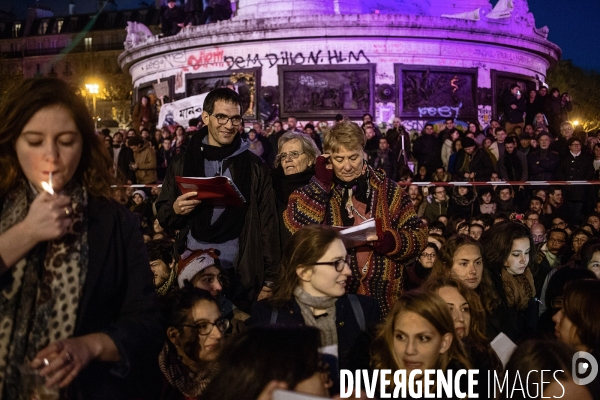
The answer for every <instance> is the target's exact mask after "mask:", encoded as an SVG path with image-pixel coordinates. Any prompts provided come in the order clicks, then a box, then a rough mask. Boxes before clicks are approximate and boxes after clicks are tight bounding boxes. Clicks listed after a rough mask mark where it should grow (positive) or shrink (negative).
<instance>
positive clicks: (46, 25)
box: [38, 21, 48, 35]
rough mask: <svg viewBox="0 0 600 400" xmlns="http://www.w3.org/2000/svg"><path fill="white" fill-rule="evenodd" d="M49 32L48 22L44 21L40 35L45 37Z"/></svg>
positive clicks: (39, 31) (39, 30)
mask: <svg viewBox="0 0 600 400" xmlns="http://www.w3.org/2000/svg"><path fill="white" fill-rule="evenodd" d="M46 30H48V21H42V23H41V24H40V27H39V28H38V35H43V34H45V33H46Z"/></svg>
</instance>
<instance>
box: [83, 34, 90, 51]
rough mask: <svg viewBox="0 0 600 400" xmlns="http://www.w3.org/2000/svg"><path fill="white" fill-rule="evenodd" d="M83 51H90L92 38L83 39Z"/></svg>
mask: <svg viewBox="0 0 600 400" xmlns="http://www.w3.org/2000/svg"><path fill="white" fill-rule="evenodd" d="M84 44H85V51H92V38H91V37H86V38H85V39H84Z"/></svg>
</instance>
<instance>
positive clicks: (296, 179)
mask: <svg viewBox="0 0 600 400" xmlns="http://www.w3.org/2000/svg"><path fill="white" fill-rule="evenodd" d="M314 174H315V167H314V166H310V167H308V168H307V169H306V170H304V171H302V172H298V173H297V174H292V175H286V174H285V173H284V172H283V168H281V165H280V166H278V167H277V168H275V169H274V170H273V172H272V173H271V177H272V178H273V190H274V191H275V197H276V198H277V200H279V201H280V202H282V203H285V204H287V202H288V199H289V198H290V195H291V194H292V193H294V191H295V190H296V189H299V188H301V187H302V186H305V185H308V184H309V183H310V178H312V177H313V176H314Z"/></svg>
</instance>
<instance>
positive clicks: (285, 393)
mask: <svg viewBox="0 0 600 400" xmlns="http://www.w3.org/2000/svg"><path fill="white" fill-rule="evenodd" d="M325 399H327V397H320V396H312V395H310V394H304V393H296V392H290V391H289V390H276V391H274V392H273V400H325Z"/></svg>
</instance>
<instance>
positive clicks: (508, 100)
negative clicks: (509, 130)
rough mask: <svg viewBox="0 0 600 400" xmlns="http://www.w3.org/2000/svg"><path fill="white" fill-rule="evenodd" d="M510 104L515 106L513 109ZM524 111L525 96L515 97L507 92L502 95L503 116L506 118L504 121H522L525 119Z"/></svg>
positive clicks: (515, 122) (514, 122)
mask: <svg viewBox="0 0 600 400" xmlns="http://www.w3.org/2000/svg"><path fill="white" fill-rule="evenodd" d="M512 105H514V106H516V108H514V109H513V108H512V107H511V106H512ZM525 111H527V103H526V101H525V97H523V96H521V97H520V98H517V96H515V95H513V94H512V93H510V92H508V93H507V94H506V96H505V97H504V117H505V118H506V122H510V123H511V124H519V123H521V122H523V121H524V120H525V118H524V115H525Z"/></svg>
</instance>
